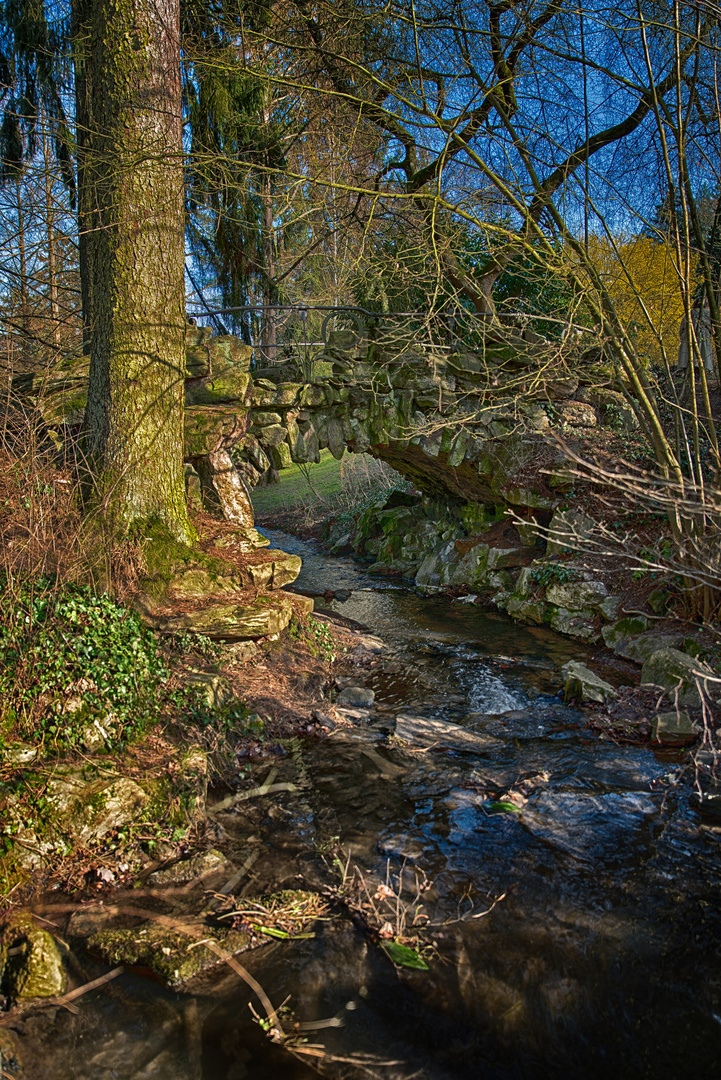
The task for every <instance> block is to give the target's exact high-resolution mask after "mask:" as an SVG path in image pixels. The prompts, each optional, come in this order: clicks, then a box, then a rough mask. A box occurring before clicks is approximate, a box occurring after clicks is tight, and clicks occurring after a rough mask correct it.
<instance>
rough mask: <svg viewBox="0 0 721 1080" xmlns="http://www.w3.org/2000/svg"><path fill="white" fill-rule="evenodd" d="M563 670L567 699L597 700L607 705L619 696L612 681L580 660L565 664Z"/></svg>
mask: <svg viewBox="0 0 721 1080" xmlns="http://www.w3.org/2000/svg"><path fill="white" fill-rule="evenodd" d="M561 671H562V673H563V692H564V695H565V699H566V701H595V702H598V703H599V704H601V705H605V704H606V703H607V702H608V701H612V700H613V699H614V698H617V697H618V694H617V693H616V691H615V690H614V688H613V687H612V686H611V684H610V683H607V682H606V681H605V679H602V678H601V677H600V675H597V674H596V673H595V671H591V669H590V668H589V667H586V665H585V664H582V663H580V661H578V660H571V661H570V662H569V663H568V664H564V666H563V668H562V669H561Z"/></svg>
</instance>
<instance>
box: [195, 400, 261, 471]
mask: <svg viewBox="0 0 721 1080" xmlns="http://www.w3.org/2000/svg"><path fill="white" fill-rule="evenodd" d="M247 422H248V410H247V409H246V408H245V407H244V406H242V405H241V404H240V403H238V404H235V405H217V404H216V405H190V406H186V409H185V436H184V454H185V457H186V458H189V459H191V460H192V459H194V458H198V457H201V456H202V455H203V454H212V453H213V452H214V451H215V450H219V449H221V448H223V447H230V446H233V445H234V444H235V443H237V442H238V441H239V440H240V439H242V438H243V436H244V435H245V432H246V427H247Z"/></svg>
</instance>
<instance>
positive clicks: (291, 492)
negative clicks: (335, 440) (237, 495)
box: [252, 450, 352, 514]
mask: <svg viewBox="0 0 721 1080" xmlns="http://www.w3.org/2000/svg"><path fill="white" fill-rule="evenodd" d="M349 471H352V470H349V466H348V463H347V462H346V460H345V458H343V459H342V460H341V461H336V459H335V458H334V457H333V455H332V454H331V452H330V450H321V452H320V462H319V463H318V464H317V465H292V466H291V467H290V468H289V469H283V470H282V471H281V473H280V483H279V484H270V485H268V486H267V487H256V488H254V489H253V493H252V500H253V508H254V510H255V512H256V514H272V513H275V512H276V511H278V510H295V509H297V508H298V507H301V506H307V505H308V504H309V503H317V502H327V501H328V500H330V499H332V498H334V497H335V496H338V495H340V494H341V492H342V491H343V488H344V480H345V477H344V473H347V472H349Z"/></svg>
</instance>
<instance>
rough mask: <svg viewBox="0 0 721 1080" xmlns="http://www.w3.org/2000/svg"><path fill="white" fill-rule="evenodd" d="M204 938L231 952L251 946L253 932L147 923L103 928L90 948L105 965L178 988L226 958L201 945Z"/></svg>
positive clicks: (89, 943)
mask: <svg viewBox="0 0 721 1080" xmlns="http://www.w3.org/2000/svg"><path fill="white" fill-rule="evenodd" d="M203 938H207V939H210V940H212V941H213V942H214V943H215V944H216V945H217V946H218V947H219V948H220V949H222V950H223V952H226V953H228V954H230V955H233V954H235V953H239V952H243V951H244V950H245V949H247V948H249V946H250V945H251V935H250V934H248V933H245V932H243V931H238V930H224V929H222V928H218V929H215V928H214V929H213V930H212V931H210V932H205V931H204V932H203V933H202V934H201V933H198V934H188V933H185V932H184V931H183V930H182V929H180V928H179V929H177V930H176V929H169V928H167V927H166V926H163V925H159V924H157V923H152V922H147V923H143V924H142V925H141V926H135V927H132V928H120V929H114V930H100V931H99V932H98V933H97V934H93V935H92V936H91V937H90V938H88V941H87V948H88V951H89V952H90V953H91V955H94V956H96V957H97V958H98V959H99V960H102V961H103V963H105V964H112V965H113V966H114V967H115V966H117V965H122V966H123V967H124V968H128V969H130V970H131V971H137V972H138V973H139V974H151V975H154V976H155V977H156V978H157V979H160V981H161V982H163V983H165V985H166V986H169V987H178V986H181V985H182V984H183V983H185V982H187V981H188V980H189V979H192V978H193V977H194V976H196V975H200V974H201V972H203V971H206V970H207V969H208V968H210V967H214V966H215V965H216V964H219V963H220V962H221V959H222V958H221V957H220V956H218V954H217V953H216V952H214V951H213V950H212V949H210V948H208V945H207V944H199V942H201V941H202V939H203Z"/></svg>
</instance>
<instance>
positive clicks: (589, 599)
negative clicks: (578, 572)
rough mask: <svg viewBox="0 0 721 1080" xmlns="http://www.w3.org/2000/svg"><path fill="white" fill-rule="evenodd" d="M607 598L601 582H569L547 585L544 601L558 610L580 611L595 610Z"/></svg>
mask: <svg viewBox="0 0 721 1080" xmlns="http://www.w3.org/2000/svg"><path fill="white" fill-rule="evenodd" d="M607 596H608V589H607V588H606V586H605V585H604V584H603V582H602V581H570V582H567V583H566V584H554V585H549V586H548V588H547V589H546V600H547V602H548V603H549V604H555V605H556V606H557V607H560V608H568V609H569V610H571V611H582V610H584V609H586V608H595V607H598V605H599V604H600V603H601V602H602V601H603V600H605V598H606V597H607Z"/></svg>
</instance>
